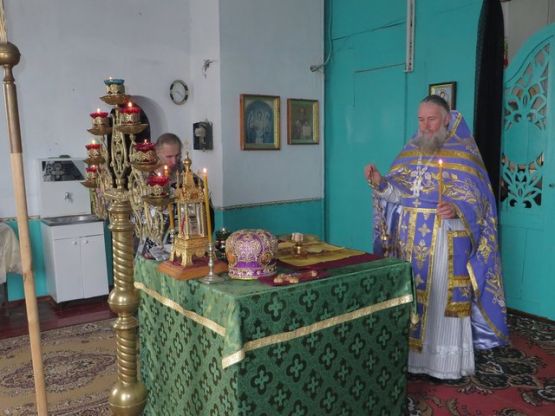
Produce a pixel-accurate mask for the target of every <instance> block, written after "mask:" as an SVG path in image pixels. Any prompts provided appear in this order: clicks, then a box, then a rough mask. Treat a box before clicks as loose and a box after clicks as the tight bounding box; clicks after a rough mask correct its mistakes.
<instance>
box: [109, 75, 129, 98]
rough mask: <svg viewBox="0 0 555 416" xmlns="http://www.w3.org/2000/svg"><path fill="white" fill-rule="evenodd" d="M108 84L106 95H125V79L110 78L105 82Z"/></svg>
mask: <svg viewBox="0 0 555 416" xmlns="http://www.w3.org/2000/svg"><path fill="white" fill-rule="evenodd" d="M104 84H106V94H108V95H120V94H124V93H125V85H124V80H123V79H117V78H111V77H110V78H108V79H105V80H104Z"/></svg>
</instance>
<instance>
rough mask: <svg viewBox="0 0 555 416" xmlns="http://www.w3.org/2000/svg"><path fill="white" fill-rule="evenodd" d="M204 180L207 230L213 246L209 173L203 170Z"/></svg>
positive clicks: (209, 240) (209, 241) (209, 242)
mask: <svg viewBox="0 0 555 416" xmlns="http://www.w3.org/2000/svg"><path fill="white" fill-rule="evenodd" d="M202 180H203V182H204V205H205V207H206V228H207V234H208V244H212V221H211V219H210V201H209V199H208V171H207V170H206V168H204V169H203V170H202Z"/></svg>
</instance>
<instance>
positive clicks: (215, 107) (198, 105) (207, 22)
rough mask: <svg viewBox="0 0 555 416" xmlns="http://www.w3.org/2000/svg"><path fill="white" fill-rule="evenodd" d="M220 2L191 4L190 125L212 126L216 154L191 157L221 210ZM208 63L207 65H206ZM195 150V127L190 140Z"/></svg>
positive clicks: (203, 153)
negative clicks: (204, 174) (206, 123)
mask: <svg viewBox="0 0 555 416" xmlns="http://www.w3.org/2000/svg"><path fill="white" fill-rule="evenodd" d="M219 3H220V2H219V0H202V1H195V0H193V1H191V9H190V12H191V16H190V24H191V26H190V27H191V49H190V57H189V60H190V76H191V79H192V85H191V98H194V105H192V106H191V123H195V122H197V121H206V120H208V121H209V122H211V123H212V135H213V141H214V148H213V150H207V151H199V150H196V151H194V152H193V153H192V159H193V169H194V170H199V169H202V168H207V169H208V180H209V184H208V187H209V189H210V193H211V198H212V203H213V204H214V206H216V207H221V206H222V186H223V185H222V184H223V168H222V154H223V149H222V140H221V137H222V129H221V126H222V121H221V120H222V104H221V98H220V90H221V84H220V78H221V66H220V18H219V9H220V5H219ZM205 62H206V65H205ZM187 137H190V143H191V145H190V146H191V148H192V146H193V145H192V143H193V135H192V126H191V127H190V132H188V136H187Z"/></svg>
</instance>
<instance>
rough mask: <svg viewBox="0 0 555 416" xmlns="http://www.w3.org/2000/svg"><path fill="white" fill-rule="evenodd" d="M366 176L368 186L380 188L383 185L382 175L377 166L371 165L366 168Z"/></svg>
mask: <svg viewBox="0 0 555 416" xmlns="http://www.w3.org/2000/svg"><path fill="white" fill-rule="evenodd" d="M364 176H365V177H366V180H367V181H368V184H369V185H370V186H372V187H374V188H375V187H378V186H379V185H380V183H382V175H381V174H380V171H379V170H378V168H377V167H376V165H375V164H373V163H370V164H369V165H366V166H365V167H364Z"/></svg>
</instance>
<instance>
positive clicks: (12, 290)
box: [6, 219, 114, 301]
mask: <svg viewBox="0 0 555 416" xmlns="http://www.w3.org/2000/svg"><path fill="white" fill-rule="evenodd" d="M6 223H7V224H8V225H9V226H10V227H11V228H12V229H13V230H14V231H15V233H16V234H17V235H18V237H19V233H18V228H17V222H16V221H15V220H13V219H10V220H8V221H6ZM29 234H30V239H31V256H32V259H33V263H32V264H33V275H34V278H35V294H36V295H37V296H47V295H48V288H47V286H46V270H45V267H44V254H43V248H42V232H41V221H40V219H30V220H29ZM104 241H105V244H106V263H107V264H106V268H107V270H108V284H109V285H112V284H113V281H114V278H113V269H112V233H111V232H110V230H109V229H108V228H107V226H105V227H104ZM7 282H8V300H10V301H13V300H19V299H24V298H25V295H24V290H23V279H22V277H21V275H19V274H16V273H8V275H7Z"/></svg>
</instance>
